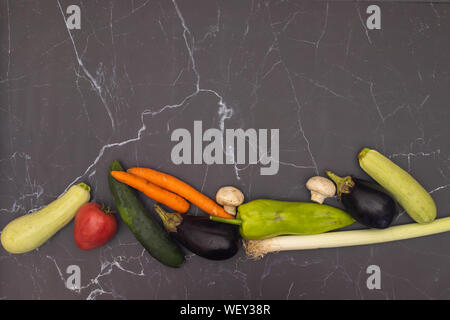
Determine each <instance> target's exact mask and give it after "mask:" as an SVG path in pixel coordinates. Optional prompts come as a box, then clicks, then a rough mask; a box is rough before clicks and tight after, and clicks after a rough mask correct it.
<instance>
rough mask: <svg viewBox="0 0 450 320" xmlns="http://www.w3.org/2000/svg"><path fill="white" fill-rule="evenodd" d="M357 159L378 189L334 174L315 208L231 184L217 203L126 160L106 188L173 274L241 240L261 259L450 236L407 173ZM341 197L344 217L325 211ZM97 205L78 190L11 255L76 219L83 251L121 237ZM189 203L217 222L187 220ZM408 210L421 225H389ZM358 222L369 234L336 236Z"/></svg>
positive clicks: (368, 157) (375, 157)
mask: <svg viewBox="0 0 450 320" xmlns="http://www.w3.org/2000/svg"><path fill="white" fill-rule="evenodd" d="M358 160H359V164H360V167H361V168H362V169H363V170H364V171H365V172H366V173H367V174H368V175H369V176H370V177H371V178H372V179H373V180H374V181H367V180H362V179H359V178H357V177H354V176H345V177H341V176H338V175H337V174H335V173H333V172H331V171H328V170H327V171H326V175H327V176H328V178H326V177H321V176H315V177H312V178H310V179H309V180H308V181H307V183H306V187H307V189H308V190H310V191H311V202H293V201H278V200H273V199H256V200H252V201H250V202H247V203H244V194H243V193H242V192H241V191H240V190H238V189H237V188H235V187H232V186H224V187H221V188H220V189H219V190H218V191H217V193H216V198H215V201H214V200H213V199H211V198H209V197H208V196H206V195H205V194H203V193H201V192H200V191H198V190H196V189H195V188H194V187H192V186H190V185H189V184H187V183H186V182H184V181H182V180H180V179H178V178H176V177H174V176H172V175H169V174H167V173H163V172H160V171H157V170H154V169H150V168H141V167H134V168H130V169H128V170H126V171H125V170H124V168H123V167H122V165H121V164H120V163H119V162H118V161H113V162H112V163H111V165H110V167H109V174H108V184H109V189H110V192H111V196H112V198H113V200H114V204H115V207H116V209H117V211H118V214H119V215H120V218H121V220H122V221H123V222H124V223H125V225H126V226H127V227H128V228H129V229H130V231H131V232H132V233H133V235H134V236H135V237H136V239H137V240H138V241H139V242H140V243H141V244H142V246H143V247H144V248H145V249H146V250H147V251H148V253H149V254H150V255H152V256H153V257H154V258H155V259H156V260H158V261H160V262H161V263H163V264H164V265H166V266H169V267H174V268H177V267H180V266H182V265H183V263H184V262H185V257H184V253H183V249H182V247H184V248H186V249H188V250H189V251H191V252H193V253H194V254H196V255H198V256H201V257H203V258H206V259H210V260H224V259H228V258H231V257H232V256H234V255H235V254H236V253H237V252H238V251H239V249H240V247H241V242H242V241H241V239H243V242H244V249H245V251H246V253H247V255H248V256H249V257H251V258H260V257H262V256H264V255H265V254H267V253H269V252H278V251H285V250H306V249H317V248H331V247H344V246H355V245H365V244H373V243H381V242H388V241H396V240H402V239H409V238H415V237H421V236H426V235H432V234H437V233H441V232H446V231H450V217H447V218H441V219H437V220H436V211H437V210H436V205H435V203H434V201H433V199H432V197H431V196H430V195H429V193H428V192H427V191H426V190H425V189H424V188H423V187H422V186H421V185H420V184H419V182H417V180H415V179H414V178H413V177H412V176H411V175H410V174H409V173H408V172H406V171H405V170H403V169H402V168H400V167H399V166H398V165H396V164H395V163H393V162H392V161H391V160H390V159H388V158H386V157H385V156H383V155H382V154H381V153H379V152H377V151H376V150H373V149H368V148H364V149H363V150H362V151H361V152H360V153H359V155H358ZM136 190H137V191H140V192H142V193H143V194H145V195H146V196H148V197H149V198H151V199H153V200H154V201H155V202H156V204H155V205H154V211H155V213H149V212H148V211H147V209H146V208H145V207H144V205H143V203H142V202H141V201H140V200H139V198H138V195H137V193H136ZM336 194H337V198H338V200H339V201H340V202H341V203H342V205H343V207H344V210H342V209H339V208H335V207H332V206H330V205H327V204H324V202H325V201H326V199H327V198H330V197H334V196H335V195H336ZM89 199H90V187H89V186H88V185H86V184H85V183H80V184H77V185H73V186H71V187H70V188H69V189H68V190H67V192H66V193H65V194H63V195H62V196H61V197H60V198H58V199H56V200H54V201H53V202H51V203H50V204H49V205H47V206H46V207H44V208H43V209H40V210H38V211H35V212H33V213H30V214H28V215H25V216H22V217H19V218H17V219H15V220H13V221H11V222H10V223H9V224H8V225H6V227H5V228H4V229H3V231H2V233H1V243H2V245H3V247H4V248H5V249H6V250H7V251H8V252H10V253H25V252H29V251H32V250H34V249H36V248H38V247H39V246H41V245H42V244H43V243H45V242H46V241H47V240H48V239H49V238H51V237H52V236H53V235H54V234H55V233H57V232H58V231H59V230H60V229H62V228H63V227H64V226H66V225H67V224H68V223H69V222H70V221H71V220H72V219H74V218H75V222H74V229H73V230H74V241H75V244H76V245H77V246H78V247H79V248H80V249H82V250H92V249H95V248H98V247H101V246H103V245H104V244H106V243H107V242H108V241H110V240H111V239H112V238H113V237H114V235H115V233H116V230H117V220H116V218H115V215H114V213H113V212H112V211H111V209H109V208H104V206H102V205H100V204H97V203H94V202H89ZM191 204H193V205H195V206H197V207H198V208H199V209H201V210H202V211H203V212H205V213H207V214H209V217H208V216H192V215H189V214H187V212H188V211H189V208H190V206H191ZM163 206H165V207H166V208H167V209H169V210H166V209H164V208H163ZM400 206H401V207H403V209H404V210H405V211H406V212H407V213H408V214H409V216H410V217H411V218H412V219H413V220H414V221H415V222H416V223H411V224H406V225H401V226H393V227H391V224H392V222H393V221H394V218H395V217H396V216H397V215H398V212H399V208H400ZM170 211H173V212H170ZM355 221H357V222H359V223H361V224H363V225H364V226H366V227H368V228H369V229H365V230H352V231H333V230H336V229H341V228H344V227H346V226H349V225H351V224H353V223H354V222H355ZM330 231H333V232H330Z"/></svg>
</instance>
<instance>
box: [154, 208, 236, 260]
mask: <svg viewBox="0 0 450 320" xmlns="http://www.w3.org/2000/svg"><path fill="white" fill-rule="evenodd" d="M155 210H156V212H157V213H158V214H159V216H160V217H161V220H162V222H163V224H164V227H165V229H166V230H167V232H169V233H170V235H171V236H172V237H173V238H174V239H175V240H177V241H178V242H179V243H180V244H182V245H183V246H184V247H186V248H187V249H189V250H190V251H191V252H192V253H195V254H196V255H198V256H200V257H203V258H206V259H210V260H225V259H228V258H231V257H232V256H234V255H235V254H236V253H237V252H238V251H239V248H240V243H241V241H240V234H239V226H236V225H230V224H225V223H220V222H216V221H212V220H210V219H209V217H198V216H190V215H184V214H183V215H182V214H180V213H178V212H174V213H169V212H166V211H165V210H163V209H162V208H161V207H160V206H158V205H155Z"/></svg>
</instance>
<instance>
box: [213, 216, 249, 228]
mask: <svg viewBox="0 0 450 320" xmlns="http://www.w3.org/2000/svg"><path fill="white" fill-rule="evenodd" d="M209 219H211V220H213V221H217V222H223V223H228V224H235V225H238V226H240V225H241V224H242V220H240V219H225V218H220V217H214V216H210V217H209Z"/></svg>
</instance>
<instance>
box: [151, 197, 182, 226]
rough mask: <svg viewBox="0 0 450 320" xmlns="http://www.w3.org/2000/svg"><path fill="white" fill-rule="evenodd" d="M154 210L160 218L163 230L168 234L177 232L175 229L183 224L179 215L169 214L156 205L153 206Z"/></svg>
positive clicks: (176, 213)
mask: <svg viewBox="0 0 450 320" xmlns="http://www.w3.org/2000/svg"><path fill="white" fill-rule="evenodd" d="M154 208H155V211H156V212H157V213H158V215H159V217H160V218H161V220H162V222H163V224H164V228H165V229H166V230H167V231H168V232H177V227H178V226H179V225H180V224H181V223H182V222H183V217H182V216H181V214H179V213H178V212H173V213H169V212H167V211H165V210H164V209H163V208H161V207H160V206H159V205H157V204H155V206H154Z"/></svg>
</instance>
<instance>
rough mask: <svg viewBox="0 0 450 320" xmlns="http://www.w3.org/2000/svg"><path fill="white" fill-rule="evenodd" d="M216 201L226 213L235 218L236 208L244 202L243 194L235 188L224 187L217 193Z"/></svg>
mask: <svg viewBox="0 0 450 320" xmlns="http://www.w3.org/2000/svg"><path fill="white" fill-rule="evenodd" d="M216 201H217V203H218V204H220V205H222V206H223V208H224V210H225V211H226V212H228V213H229V214H232V215H233V216H235V215H236V207H237V206H239V205H241V204H242V203H243V202H244V194H243V193H242V192H241V191H240V190H239V189H236V188H235V187H231V186H226V187H222V188H220V189H219V190H218V191H217V193H216Z"/></svg>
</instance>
